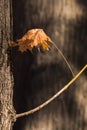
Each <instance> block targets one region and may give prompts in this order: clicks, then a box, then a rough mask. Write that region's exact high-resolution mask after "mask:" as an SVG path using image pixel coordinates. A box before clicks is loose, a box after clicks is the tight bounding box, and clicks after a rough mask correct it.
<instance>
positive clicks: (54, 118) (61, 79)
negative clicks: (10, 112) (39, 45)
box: [12, 0, 87, 130]
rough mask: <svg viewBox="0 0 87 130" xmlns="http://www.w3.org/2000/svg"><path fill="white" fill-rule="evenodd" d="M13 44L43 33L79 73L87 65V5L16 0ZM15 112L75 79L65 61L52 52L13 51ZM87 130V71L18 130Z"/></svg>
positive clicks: (19, 122)
mask: <svg viewBox="0 0 87 130" xmlns="http://www.w3.org/2000/svg"><path fill="white" fill-rule="evenodd" d="M12 9H13V39H14V40H17V39H20V38H21V37H22V36H23V35H24V34H25V33H26V32H27V31H28V30H29V29H33V28H42V29H43V30H44V31H45V32H46V34H47V35H49V36H50V37H51V39H52V40H53V41H54V42H55V43H56V45H57V46H58V47H59V49H60V50H61V51H62V52H63V54H64V56H65V57H66V59H67V60H68V62H69V64H70V65H71V67H72V70H73V72H74V74H76V73H77V72H79V70H80V69H81V68H82V67H83V66H84V65H85V64H87V53H86V51H87V1H86V0H20V1H18V0H13V1H12ZM12 55H13V68H14V81H15V85H14V107H15V109H16V111H17V113H20V112H24V111H27V110H30V109H32V108H34V107H36V106H38V105H40V104H41V103H43V102H44V101H46V100H47V99H49V98H50V97H51V96H52V95H54V94H55V93H56V92H57V91H58V90H60V89H61V88H62V87H63V86H64V85H65V84H66V83H68V82H69V81H70V79H72V74H71V72H70V70H69V68H68V66H67V65H66V63H65V61H64V60H63V58H62V57H61V56H60V54H59V53H58V52H57V50H56V49H55V48H54V47H53V46H52V50H51V51H48V52H43V53H42V52H38V50H36V51H35V53H34V54H32V53H30V52H29V51H27V52H24V53H21V52H19V51H18V49H17V48H15V49H13V54H12ZM29 129H30V130H87V72H84V74H82V75H81V76H80V78H79V79H78V80H77V81H76V82H75V83H74V84H73V85H72V86H71V87H70V88H69V89H68V90H67V91H66V92H65V93H63V94H62V95H61V96H60V97H59V98H57V99H56V100H55V101H53V102H52V103H50V104H49V105H48V106H46V107H45V108H43V109H42V110H40V111H38V112H36V113H34V114H32V115H30V116H27V117H23V118H20V119H18V120H17V122H16V123H15V125H14V130H29Z"/></svg>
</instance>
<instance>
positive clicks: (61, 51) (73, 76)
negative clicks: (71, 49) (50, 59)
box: [51, 41, 75, 77]
mask: <svg viewBox="0 0 87 130" xmlns="http://www.w3.org/2000/svg"><path fill="white" fill-rule="evenodd" d="M51 43H52V44H53V45H54V47H55V48H56V49H57V51H58V52H59V53H60V55H61V56H62V57H63V59H64V61H65V62H66V64H67V66H68V67H69V69H70V71H71V73H72V75H73V77H74V76H75V75H74V73H73V70H72V68H71V66H70V64H69V62H68V61H67V59H66V58H65V56H64V55H63V53H62V51H61V50H60V49H59V48H58V47H57V45H56V44H55V43H54V42H53V41H51Z"/></svg>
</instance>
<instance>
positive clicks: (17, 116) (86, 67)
mask: <svg viewBox="0 0 87 130" xmlns="http://www.w3.org/2000/svg"><path fill="white" fill-rule="evenodd" d="M86 69H87V65H85V66H84V67H83V68H82V69H81V70H80V71H79V73H78V74H77V75H76V76H75V77H74V78H73V79H72V80H71V81H70V82H68V83H67V84H66V85H65V86H64V87H63V88H62V89H61V90H60V91H58V92H57V93H56V94H55V95H54V96H53V97H51V98H50V99H49V100H47V101H46V102H44V103H43V104H41V105H40V106H38V107H36V108H34V109H31V110H29V111H27V112H24V113H20V114H16V119H17V118H20V117H23V116H27V115H30V114H33V113H34V112H36V111H39V110H40V109H42V108H43V107H45V106H46V105H48V104H49V103H51V102H52V101H53V100H54V99H56V98H57V97H58V96H59V95H60V94H62V93H63V92H64V91H65V90H67V89H68V88H69V87H70V85H71V84H72V83H74V82H75V81H76V79H78V78H79V76H80V75H81V74H82V73H83V71H85V70H86Z"/></svg>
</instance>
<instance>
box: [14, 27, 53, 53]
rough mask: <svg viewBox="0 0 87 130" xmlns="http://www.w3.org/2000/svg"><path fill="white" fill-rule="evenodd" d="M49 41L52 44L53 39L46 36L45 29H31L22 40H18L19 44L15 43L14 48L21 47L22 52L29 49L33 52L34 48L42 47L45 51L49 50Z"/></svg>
mask: <svg viewBox="0 0 87 130" xmlns="http://www.w3.org/2000/svg"><path fill="white" fill-rule="evenodd" d="M47 41H49V42H51V39H50V37H48V36H47V35H46V34H45V32H44V31H43V29H31V30H29V31H28V32H27V33H26V34H25V35H24V36H23V37H22V38H21V39H19V40H17V43H15V42H13V43H14V44H12V46H19V50H20V51H21V52H24V51H26V50H27V49H28V50H30V51H32V49H33V47H38V46H39V47H40V46H42V48H43V49H44V50H49V48H50V46H49V45H48V44H47Z"/></svg>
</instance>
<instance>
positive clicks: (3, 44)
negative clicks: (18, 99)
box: [0, 0, 15, 130]
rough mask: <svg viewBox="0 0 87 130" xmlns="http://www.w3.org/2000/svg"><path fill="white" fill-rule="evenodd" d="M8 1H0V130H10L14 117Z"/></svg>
mask: <svg viewBox="0 0 87 130" xmlns="http://www.w3.org/2000/svg"><path fill="white" fill-rule="evenodd" d="M10 21H11V19H10V0H5V1H4V0H0V130H11V129H12V124H13V119H14V118H13V117H14V114H15V113H14V109H13V77H12V73H11V68H10V62H9V59H8V58H9V57H8V43H9V41H10V35H11V30H10V29H11V26H10Z"/></svg>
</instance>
